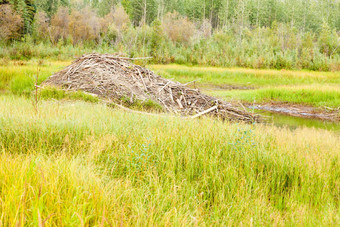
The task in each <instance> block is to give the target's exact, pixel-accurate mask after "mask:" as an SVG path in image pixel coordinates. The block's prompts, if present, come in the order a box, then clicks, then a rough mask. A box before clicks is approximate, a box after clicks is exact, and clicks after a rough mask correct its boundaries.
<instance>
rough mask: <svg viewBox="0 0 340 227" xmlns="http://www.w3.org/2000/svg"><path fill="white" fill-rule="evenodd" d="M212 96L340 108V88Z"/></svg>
mask: <svg viewBox="0 0 340 227" xmlns="http://www.w3.org/2000/svg"><path fill="white" fill-rule="evenodd" d="M208 93H209V94H211V95H215V96H219V97H223V98H225V99H227V100H231V101H232V100H242V101H245V102H250V103H251V102H257V103H268V102H269V103H270V102H285V103H291V104H302V105H309V106H315V107H325V106H326V107H331V108H338V107H339V106H340V87H339V86H320V85H312V86H310V85H309V86H294V87H291V86H278V87H270V88H261V89H257V90H243V91H240V90H230V91H223V90H221V91H218V90H216V91H211V92H208Z"/></svg>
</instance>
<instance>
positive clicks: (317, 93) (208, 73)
mask: <svg viewBox="0 0 340 227" xmlns="http://www.w3.org/2000/svg"><path fill="white" fill-rule="evenodd" d="M150 68H151V69H153V70H155V71H156V72H159V73H160V74H161V75H163V76H165V77H167V78H173V79H174V80H178V81H180V82H182V83H187V82H189V81H193V80H198V82H197V86H198V87H200V88H202V89H203V91H204V92H206V93H208V94H211V95H215V96H218V97H223V98H225V99H226V100H228V101H230V100H233V101H244V102H257V103H264V102H284V103H292V104H301V105H310V106H315V107H325V106H326V107H332V108H334V107H335V108H337V107H339V106H340V72H310V71H286V70H280V71H279V70H255V69H243V68H214V67H188V66H179V65H151V66H150ZM228 86H232V87H233V86H234V87H236V88H238V87H240V88H244V87H249V88H251V89H250V90H239V89H234V90H227V89H223V87H227V88H228Z"/></svg>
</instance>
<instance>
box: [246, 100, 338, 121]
mask: <svg viewBox="0 0 340 227" xmlns="http://www.w3.org/2000/svg"><path fill="white" fill-rule="evenodd" d="M246 106H247V107H248V108H249V109H254V110H263V111H269V112H273V113H279V114H284V115H289V116H294V117H301V118H310V119H320V120H324V121H332V122H340V108H337V109H335V108H327V107H324V108H316V107H310V106H302V105H296V104H286V103H285V104H282V103H266V104H246Z"/></svg>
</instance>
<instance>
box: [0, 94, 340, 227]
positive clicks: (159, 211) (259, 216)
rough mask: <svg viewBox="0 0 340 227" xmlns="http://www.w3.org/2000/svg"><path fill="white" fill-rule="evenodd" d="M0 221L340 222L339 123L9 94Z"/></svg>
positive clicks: (0, 120) (2, 134)
mask: <svg viewBox="0 0 340 227" xmlns="http://www.w3.org/2000/svg"><path fill="white" fill-rule="evenodd" d="M0 106H1V111H0V179H1V181H0V213H1V214H2V215H0V223H2V224H3V225H5V226H6V225H8V224H13V223H21V224H26V225H31V224H33V225H34V224H35V225H37V224H38V223H39V215H40V219H41V220H46V224H48V225H68V226H69V225H74V226H77V225H81V224H84V225H91V226H93V225H101V223H104V225H182V226H187V225H241V224H242V225H336V224H337V223H339V222H340V216H339V199H340V198H339V189H340V188H339V187H340V185H339V182H340V171H339V170H340V163H339V161H340V159H339V158H340V152H339V147H340V142H339V141H340V140H339V136H338V135H336V134H333V133H331V132H327V131H322V130H313V129H306V128H300V129H297V130H295V131H290V130H288V129H278V128H275V127H271V126H262V125H243V124H231V123H227V122H220V121H218V120H213V119H209V118H204V119H199V120H182V119H178V118H165V117H151V116H145V115H138V114H132V113H126V112H121V111H116V110H113V109H111V108H108V107H106V106H104V105H101V104H95V103H85V102H81V101H76V102H57V101H42V102H41V103H40V105H39V114H34V109H33V107H32V105H31V103H30V101H29V100H27V99H25V98H24V97H16V96H11V95H2V96H0Z"/></svg>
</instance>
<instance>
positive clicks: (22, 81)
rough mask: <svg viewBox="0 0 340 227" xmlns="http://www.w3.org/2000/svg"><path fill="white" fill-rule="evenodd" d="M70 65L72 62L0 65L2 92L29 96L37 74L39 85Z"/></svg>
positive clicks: (31, 62) (10, 62) (18, 62)
mask: <svg viewBox="0 0 340 227" xmlns="http://www.w3.org/2000/svg"><path fill="white" fill-rule="evenodd" d="M68 64H70V62H66V61H65V62H61V61H53V62H44V61H42V60H39V61H38V60H32V61H28V62H25V61H9V62H7V63H6V64H2V65H0V90H7V91H11V92H12V93H14V94H18V95H22V94H24V95H27V94H29V93H30V92H31V91H32V90H33V88H34V83H35V77H36V75H37V74H39V80H38V83H39V84H40V83H41V82H42V81H44V80H46V79H47V78H48V77H49V76H51V75H52V74H53V73H55V72H58V71H59V70H61V69H62V68H64V67H66V66H67V65H68Z"/></svg>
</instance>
